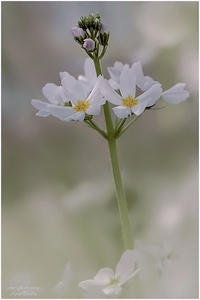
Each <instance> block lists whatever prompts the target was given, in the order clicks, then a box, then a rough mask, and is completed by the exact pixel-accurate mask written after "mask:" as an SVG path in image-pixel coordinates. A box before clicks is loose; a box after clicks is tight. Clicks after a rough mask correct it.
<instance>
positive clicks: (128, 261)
mask: <svg viewBox="0 0 200 300" xmlns="http://www.w3.org/2000/svg"><path fill="white" fill-rule="evenodd" d="M135 263H136V251H135V250H126V251H125V252H124V253H123V254H122V256H121V258H120V260H119V262H118V264H117V266H116V271H115V277H117V276H119V277H120V283H121V284H123V283H124V282H126V281H127V280H129V279H130V278H131V275H132V273H133V270H134V268H135Z"/></svg>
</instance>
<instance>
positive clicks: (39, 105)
mask: <svg viewBox="0 0 200 300" xmlns="http://www.w3.org/2000/svg"><path fill="white" fill-rule="evenodd" d="M31 104H32V105H33V106H34V107H35V108H37V109H38V110H43V111H48V107H49V103H46V102H43V101H40V100H37V99H33V100H31Z"/></svg>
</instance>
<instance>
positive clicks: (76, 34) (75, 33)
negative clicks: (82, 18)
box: [71, 26, 85, 37]
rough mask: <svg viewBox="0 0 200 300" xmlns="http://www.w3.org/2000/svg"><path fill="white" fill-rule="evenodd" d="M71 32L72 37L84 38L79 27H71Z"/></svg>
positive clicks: (82, 31)
mask: <svg viewBox="0 0 200 300" xmlns="http://www.w3.org/2000/svg"><path fill="white" fill-rule="evenodd" d="M71 32H72V34H73V36H74V37H80V36H84V34H85V32H84V30H83V29H82V28H80V27H77V26H75V27H72V29H71Z"/></svg>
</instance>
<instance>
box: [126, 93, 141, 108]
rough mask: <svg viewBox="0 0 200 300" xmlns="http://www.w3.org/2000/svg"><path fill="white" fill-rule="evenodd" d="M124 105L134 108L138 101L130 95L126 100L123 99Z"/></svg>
mask: <svg viewBox="0 0 200 300" xmlns="http://www.w3.org/2000/svg"><path fill="white" fill-rule="evenodd" d="M122 103H123V105H124V106H126V107H133V106H135V105H137V104H138V99H136V98H133V97H132V96H131V95H128V96H127V97H126V98H123V99H122Z"/></svg>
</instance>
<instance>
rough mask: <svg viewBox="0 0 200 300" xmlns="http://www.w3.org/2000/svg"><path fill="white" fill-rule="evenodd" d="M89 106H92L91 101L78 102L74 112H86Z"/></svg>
mask: <svg viewBox="0 0 200 300" xmlns="http://www.w3.org/2000/svg"><path fill="white" fill-rule="evenodd" d="M89 106H90V102H89V100H84V101H82V100H78V102H77V104H76V106H75V107H74V110H75V111H76V112H78V111H82V112H85V111H86V109H88V107H89Z"/></svg>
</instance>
